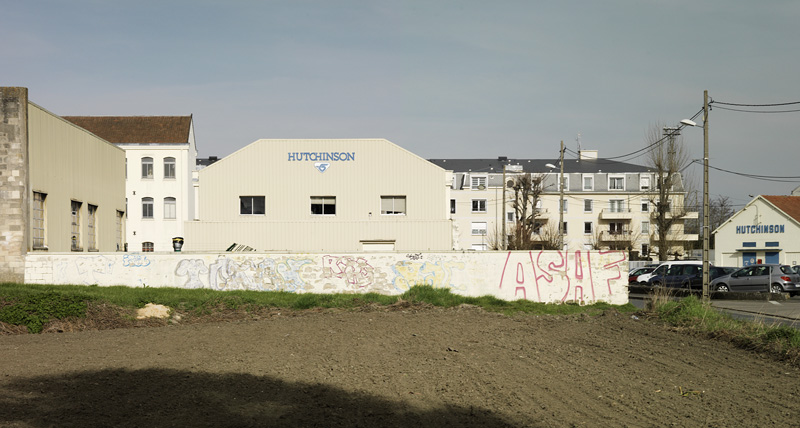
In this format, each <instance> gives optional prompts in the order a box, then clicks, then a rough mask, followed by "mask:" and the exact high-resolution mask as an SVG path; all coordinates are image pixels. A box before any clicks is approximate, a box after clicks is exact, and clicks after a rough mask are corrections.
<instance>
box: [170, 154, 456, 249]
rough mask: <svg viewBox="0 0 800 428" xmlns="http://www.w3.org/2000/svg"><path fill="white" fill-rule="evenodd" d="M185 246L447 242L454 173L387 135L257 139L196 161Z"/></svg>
mask: <svg viewBox="0 0 800 428" xmlns="http://www.w3.org/2000/svg"><path fill="white" fill-rule="evenodd" d="M197 175H198V179H199V180H198V184H199V188H198V191H199V193H198V194H199V197H198V202H199V203H198V207H199V209H198V210H199V214H200V215H199V220H197V221H193V222H188V223H187V224H186V233H185V237H186V240H185V246H184V249H185V250H186V251H224V250H226V249H228V248H230V247H231V246H233V244H236V245H237V247H238V246H243V247H245V248H252V249H255V250H259V251H290V252H324V251H329V252H361V251H367V252H368V251H442V250H450V249H451V247H452V239H451V238H452V233H451V230H452V227H451V222H450V219H449V218H448V217H449V216H448V211H447V201H448V199H449V181H448V173H447V171H445V170H444V169H442V168H439V167H437V166H436V165H433V164H431V163H430V162H428V161H426V160H425V159H422V158H420V157H419V156H416V155H414V154H413V153H411V152H408V151H407V150H405V149H403V148H401V147H399V146H397V145H395V144H393V143H391V142H390V141H387V140H384V139H335V140H258V141H256V142H254V143H252V144H250V145H248V146H246V147H244V148H242V149H240V150H239V151H237V152H235V153H233V154H231V155H229V156H227V157H225V158H223V159H221V160H219V161H217V162H216V163H214V164H212V165H209V166H207V167H205V168H203V169H201V170H199V171H198V173H197Z"/></svg>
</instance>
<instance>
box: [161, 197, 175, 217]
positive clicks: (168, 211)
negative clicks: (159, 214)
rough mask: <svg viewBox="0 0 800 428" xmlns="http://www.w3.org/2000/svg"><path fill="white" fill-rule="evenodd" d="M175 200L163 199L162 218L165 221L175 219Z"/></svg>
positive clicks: (170, 198)
mask: <svg viewBox="0 0 800 428" xmlns="http://www.w3.org/2000/svg"><path fill="white" fill-rule="evenodd" d="M176 208H177V207H176V205H175V198H172V197H166V198H164V218H166V219H174V218H175V211H176Z"/></svg>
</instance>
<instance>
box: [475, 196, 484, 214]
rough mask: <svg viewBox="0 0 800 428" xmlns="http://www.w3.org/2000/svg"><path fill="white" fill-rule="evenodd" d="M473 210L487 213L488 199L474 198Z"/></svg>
mask: <svg viewBox="0 0 800 428" xmlns="http://www.w3.org/2000/svg"><path fill="white" fill-rule="evenodd" d="M472 212H474V213H485V212H486V199H473V200H472Z"/></svg>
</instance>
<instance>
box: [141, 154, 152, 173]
mask: <svg viewBox="0 0 800 428" xmlns="http://www.w3.org/2000/svg"><path fill="white" fill-rule="evenodd" d="M142 178H153V158H150V157H144V158H142Z"/></svg>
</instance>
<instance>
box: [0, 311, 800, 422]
mask: <svg viewBox="0 0 800 428" xmlns="http://www.w3.org/2000/svg"><path fill="white" fill-rule="evenodd" d="M798 409H800V370H798V368H797V367H795V366H791V365H789V364H786V363H781V362H776V361H775V360H773V359H770V358H767V357H761V356H758V355H755V354H752V353H750V352H747V351H744V350H741V349H736V348H735V347H733V346H732V345H729V344H726V343H721V342H718V341H713V340H706V339H697V338H692V337H690V336H687V335H686V334H684V333H682V332H678V331H674V330H673V329H671V328H669V327H666V326H663V325H660V324H658V323H657V322H655V321H650V320H645V319H634V318H632V317H631V315H621V314H616V313H608V314H606V315H604V316H600V317H594V318H593V317H586V316H578V317H536V316H522V317H506V316H503V315H497V314H491V313H487V312H483V311H482V310H480V309H476V308H471V307H461V308H458V309H415V308H405V309H403V310H379V309H374V310H365V311H357V312H342V311H316V312H313V311H312V312H302V313H287V312H282V313H278V312H277V311H274V312H273V313H271V314H269V315H267V316H263V317H261V319H259V320H256V321H246V322H245V321H235V322H216V323H206V324H178V325H170V326H165V327H154V328H129V329H117V330H101V331H85V332H77V333H45V334H41V335H6V336H0V425H2V426H15V427H17V426H18V427H45V426H59V427H62V426H64V427H66V426H80V427H87V426H131V427H133V426H137V427H157V426H179V427H187V426H215V427H240V426H242V427H247V426H254V427H255V426H282V427H313V426H319V427H345V426H346V427H382V426H389V427H409V428H412V427H413V428H420V427H440V426H449V427H494V426H514V427H570V426H597V427H600V426H602V427H609V426H614V427H624V426H630V427H648V426H658V427H661V426H680V427H694V426H697V427H700V426H709V427H737V426H741V427H754V426H761V427H764V426H799V425H800V413H799V412H798Z"/></svg>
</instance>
